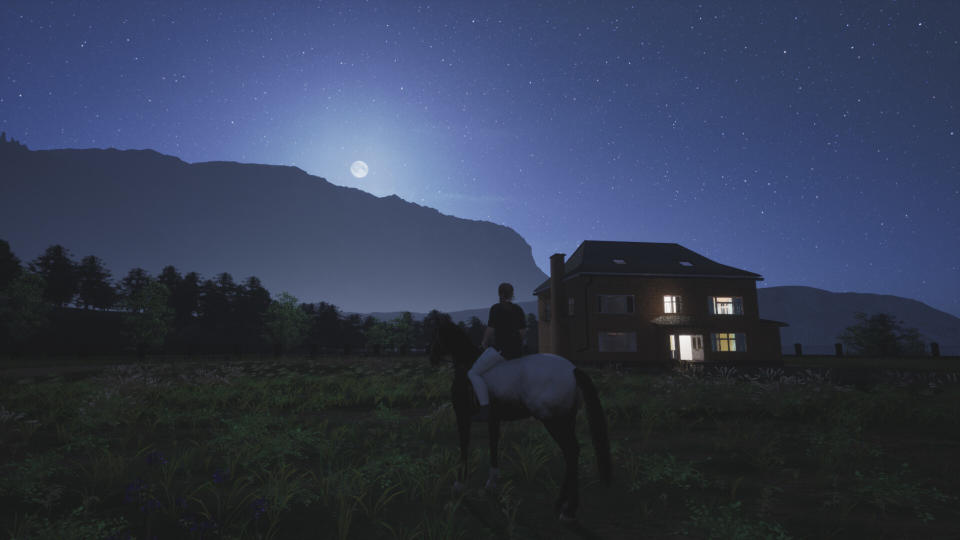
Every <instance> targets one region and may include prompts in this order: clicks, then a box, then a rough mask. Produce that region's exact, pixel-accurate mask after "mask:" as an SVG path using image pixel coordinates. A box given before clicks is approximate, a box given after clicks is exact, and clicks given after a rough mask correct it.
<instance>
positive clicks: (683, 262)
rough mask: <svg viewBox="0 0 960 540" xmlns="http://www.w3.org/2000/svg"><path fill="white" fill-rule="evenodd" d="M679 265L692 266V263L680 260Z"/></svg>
mask: <svg viewBox="0 0 960 540" xmlns="http://www.w3.org/2000/svg"><path fill="white" fill-rule="evenodd" d="M680 266H693V263H692V262H690V261H680Z"/></svg>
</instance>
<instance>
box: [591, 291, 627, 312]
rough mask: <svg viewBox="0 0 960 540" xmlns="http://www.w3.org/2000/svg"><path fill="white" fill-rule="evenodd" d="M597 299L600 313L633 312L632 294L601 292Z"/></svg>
mask: <svg viewBox="0 0 960 540" xmlns="http://www.w3.org/2000/svg"><path fill="white" fill-rule="evenodd" d="M597 300H598V301H597V311H598V312H600V313H633V295H632V294H601V295H599V296H598V297H597Z"/></svg>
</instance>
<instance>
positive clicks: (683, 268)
mask: <svg viewBox="0 0 960 540" xmlns="http://www.w3.org/2000/svg"><path fill="white" fill-rule="evenodd" d="M578 275H626V276H649V277H713V278H741V279H754V280H762V279H763V276H761V275H760V274H755V273H753V272H748V271H746V270H741V269H739V268H734V267H732V266H727V265H725V264H720V263H718V262H716V261H712V260H710V259H708V258H706V257H704V256H703V255H700V254H698V253H696V252H694V251H691V250H689V249H687V248H685V247H683V246H681V245H680V244H667V243H659V242H606V241H600V240H585V241H584V242H583V243H581V244H580V247H578V248H577V250H576V251H574V252H573V255H570V258H569V259H567V261H566V263H565V264H564V279H565V280H566V279H571V278H573V277H576V276H578ZM548 290H550V279H549V278H548V279H547V280H546V281H544V282H543V283H541V284H540V286H539V287H537V288H536V289H535V290H534V291H533V293H534V294H540V293H542V292H544V291H548Z"/></svg>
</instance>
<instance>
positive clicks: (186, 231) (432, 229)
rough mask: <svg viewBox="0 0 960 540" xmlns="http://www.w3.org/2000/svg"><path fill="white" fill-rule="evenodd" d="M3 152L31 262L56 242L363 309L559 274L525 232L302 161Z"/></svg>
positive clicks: (2, 231)
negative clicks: (372, 189) (353, 183)
mask: <svg viewBox="0 0 960 540" xmlns="http://www.w3.org/2000/svg"><path fill="white" fill-rule="evenodd" d="M3 146H4V148H0V171H2V176H3V179H2V182H0V238H3V239H5V240H7V241H8V242H9V243H10V246H11V249H12V250H13V251H14V253H16V254H17V255H18V256H19V257H20V258H21V259H23V260H25V261H29V260H31V259H33V258H34V257H36V256H37V255H39V254H40V253H41V252H42V251H43V250H44V249H45V248H46V247H48V246H50V245H52V244H61V245H63V246H65V247H66V248H68V249H69V250H70V251H71V252H72V254H73V255H74V258H75V259H79V258H80V257H82V256H85V255H89V254H93V255H97V256H98V257H100V258H102V259H103V260H104V261H105V262H106V265H107V267H108V268H109V269H110V270H111V272H112V273H113V276H114V278H115V279H119V278H120V277H122V276H123V275H125V274H126V273H127V271H129V270H130V269H131V268H134V267H141V268H144V269H146V270H148V271H149V272H150V273H152V274H154V275H156V274H157V273H158V272H159V271H160V269H161V268H162V267H164V266H166V265H169V264H172V265H174V266H176V267H177V268H178V269H180V270H181V271H196V272H200V273H201V274H202V275H203V276H204V277H212V276H214V275H215V274H218V273H220V272H229V273H231V274H232V275H233V276H234V277H235V278H237V279H244V278H246V277H247V276H251V275H254V276H257V277H259V278H260V279H261V280H262V281H263V284H264V286H265V287H267V289H269V290H270V291H271V292H273V293H274V294H276V293H279V292H280V291H287V292H289V293H291V294H293V295H294V296H296V297H297V298H298V299H300V301H302V302H318V301H326V302H330V303H333V304H336V305H337V306H340V307H341V308H343V309H345V310H350V311H391V310H412V311H429V310H431V309H440V310H447V311H449V310H453V309H462V307H463V306H472V305H484V304H491V303H493V302H495V301H496V299H497V297H496V290H497V285H498V284H499V283H501V282H503V281H508V282H511V283H513V285H514V287H515V289H516V291H517V297H518V300H529V299H532V298H533V296H532V291H533V289H534V287H536V285H537V284H539V283H540V282H541V281H543V280H544V279H546V275H545V274H544V273H543V272H542V271H541V270H540V269H539V268H538V267H537V266H536V264H535V263H534V260H533V255H532V251H531V249H530V246H529V245H528V244H527V243H526V241H525V240H524V239H523V238H522V237H521V236H520V235H519V234H517V233H516V232H515V231H514V230H512V229H510V228H508V227H505V226H502V225H496V224H493V223H489V222H485V221H473V220H467V219H461V218H458V217H454V216H449V215H444V214H441V213H440V212H438V211H437V210H435V209H432V208H428V207H424V206H420V205H417V204H414V203H410V202H406V201H404V200H402V199H400V198H399V197H397V196H396V195H391V196H389V197H376V196H374V195H371V194H369V193H366V192H364V191H361V190H358V189H353V188H347V187H341V186H335V185H333V184H331V183H329V182H327V181H326V180H325V179H323V178H320V177H317V176H311V175H309V174H307V173H306V172H304V171H302V170H301V169H299V168H296V167H287V166H270V165H254V164H240V163H234V162H207V163H193V164H190V163H185V162H183V161H181V160H180V159H178V158H176V157H172V156H167V155H163V154H160V153H157V152H154V151H152V150H123V151H121V150H115V149H107V150H94V149H91V150H42V151H29V150H27V149H26V147H23V146H14V145H11V144H6V145H3Z"/></svg>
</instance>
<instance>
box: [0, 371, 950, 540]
mask: <svg viewBox="0 0 960 540" xmlns="http://www.w3.org/2000/svg"><path fill="white" fill-rule="evenodd" d="M57 373H59V374H58V375H56V376H49V373H46V372H42V371H38V372H30V371H24V370H23V369H6V370H4V371H0V508H3V510H2V512H0V534H2V535H3V536H9V537H11V538H17V539H26V538H41V539H46V538H51V539H69V538H114V539H126V538H138V539H151V538H158V539H166V538H175V539H179V538H281V539H288V538H290V539H296V538H422V539H436V538H463V539H467V540H472V539H485V538H491V539H492V538H510V537H512V538H538V539H540V538H542V539H554V538H571V539H572V538H604V539H608V538H631V539H633V538H640V537H643V538H725V539H726V538H744V539H746V538H956V537H957V532H958V531H960V510H958V502H960V460H957V459H956V456H957V455H960V429H958V428H960V381H958V377H957V374H956V373H949V372H946V373H937V374H928V375H926V376H923V377H913V378H911V377H908V376H896V375H894V376H892V377H891V379H890V381H889V383H886V384H880V385H877V386H873V387H871V388H867V389H863V388H851V387H843V386H835V385H833V384H831V383H830V382H829V379H828V378H827V377H824V376H823V375H822V374H820V373H818V372H814V371H809V372H802V373H797V374H792V375H789V376H788V375H786V374H784V372H783V371H780V370H776V369H768V370H762V371H752V372H749V373H747V372H744V373H738V372H737V370H735V369H733V368H725V369H718V370H713V371H712V372H709V373H704V372H702V371H700V370H687V371H677V372H674V373H671V374H662V375H649V374H634V373H623V372H618V371H616V370H614V369H606V370H590V373H591V375H592V376H593V377H594V380H595V382H596V383H597V386H598V388H599V391H600V395H601V398H602V400H603V403H604V407H605V409H606V413H607V416H608V420H609V423H610V433H611V442H612V449H613V453H614V484H613V485H612V486H610V487H605V486H602V485H601V484H599V483H598V481H597V479H596V461H595V459H594V455H593V449H592V446H591V445H590V443H589V436H588V434H587V429H586V422H585V419H584V418H581V422H580V426H579V429H580V440H581V449H582V453H581V479H582V489H581V501H582V504H581V510H580V512H579V518H580V521H579V523H578V524H577V525H574V526H565V525H561V524H560V523H558V522H557V519H556V515H555V513H554V511H553V509H552V502H553V499H554V498H555V497H556V495H557V489H558V486H557V483H558V481H559V480H560V479H561V478H562V469H561V460H560V453H559V450H558V449H557V448H556V446H555V445H554V444H553V442H552V440H551V439H550V438H549V436H548V435H547V434H546V432H545V430H544V429H543V427H542V426H541V425H540V424H539V423H538V422H536V421H532V420H530V421H520V422H512V423H508V424H505V425H504V430H503V440H502V442H501V456H502V464H501V465H502V473H501V487H500V489H499V490H498V491H496V492H490V493H485V492H483V491H482V489H481V488H482V486H483V482H484V480H485V477H486V469H487V450H486V446H487V445H486V442H487V437H486V429H485V426H484V425H477V426H475V427H474V431H473V446H472V452H471V458H470V465H471V468H472V470H473V475H472V477H471V481H470V483H469V488H468V490H467V491H466V493H465V494H463V495H460V496H454V495H453V494H452V493H451V489H450V488H451V484H452V482H453V477H454V474H455V468H456V465H457V459H458V450H457V443H456V434H455V426H454V418H453V412H452V410H451V409H450V407H449V406H448V405H447V404H446V399H447V393H448V388H449V383H450V377H451V374H450V371H449V368H443V369H435V368H431V367H430V366H429V365H428V363H427V361H426V360H425V359H422V358H416V359H413V358H411V359H397V358H390V359H371V358H333V359H331V358H326V359H320V360H316V361H296V360H285V361H258V362H208V363H172V364H165V363H150V364H144V365H139V366H138V365H136V364H129V365H110V366H103V365H100V366H98V367H96V369H93V368H87V369H76V366H74V369H68V370H63V371H59V372H57ZM581 416H583V415H581Z"/></svg>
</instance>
